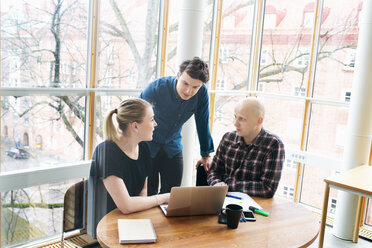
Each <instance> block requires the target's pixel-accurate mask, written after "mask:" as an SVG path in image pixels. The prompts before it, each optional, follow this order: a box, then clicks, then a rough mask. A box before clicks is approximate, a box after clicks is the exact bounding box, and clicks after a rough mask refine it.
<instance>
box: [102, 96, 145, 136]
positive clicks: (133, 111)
mask: <svg viewBox="0 0 372 248" xmlns="http://www.w3.org/2000/svg"><path fill="white" fill-rule="evenodd" d="M148 107H151V104H150V103H148V102H147V101H145V100H143V99H140V98H135V99H127V100H124V101H122V102H121V103H120V105H119V107H118V108H117V109H113V110H111V111H110V112H109V114H108V115H107V116H106V119H105V125H104V135H105V140H111V141H117V140H118V139H119V135H118V132H117V129H116V127H115V126H114V123H113V120H112V119H113V115H114V114H116V121H117V123H118V128H119V129H120V130H121V132H122V133H124V132H125V131H126V130H127V128H128V125H129V124H130V123H133V122H138V123H141V122H142V121H143V118H144V117H145V114H146V110H147V108H148Z"/></svg>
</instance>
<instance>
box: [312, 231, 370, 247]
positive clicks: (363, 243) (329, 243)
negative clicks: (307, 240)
mask: <svg viewBox="0 0 372 248" xmlns="http://www.w3.org/2000/svg"><path fill="white" fill-rule="evenodd" d="M323 244H324V245H323V247H324V248H349V247H357V248H367V247H368V248H371V247H372V241H369V240H366V239H363V238H360V237H359V239H358V243H353V242H352V241H346V240H342V239H339V238H337V237H335V236H334V235H333V234H332V228H331V227H329V226H326V230H325V236H324V243H323ZM309 247H310V248H317V247H318V239H316V240H315V242H314V243H313V244H312V245H310V246H309Z"/></svg>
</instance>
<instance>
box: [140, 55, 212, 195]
mask: <svg viewBox="0 0 372 248" xmlns="http://www.w3.org/2000/svg"><path fill="white" fill-rule="evenodd" d="M208 80H209V70H208V65H207V64H206V63H205V62H204V61H203V60H201V59H200V58H198V57H194V58H193V59H191V60H186V61H184V62H182V64H181V65H180V67H179V72H178V73H177V76H169V77H162V78H159V79H157V80H155V81H153V82H152V83H150V84H149V85H148V86H147V88H146V89H145V90H144V91H143V92H142V93H141V95H140V98H142V99H145V100H147V101H149V102H150V103H152V104H153V108H154V114H155V121H156V122H157V124H158V126H157V127H156V128H155V131H154V135H153V140H152V141H150V142H148V144H149V148H150V153H151V157H152V171H151V172H150V174H149V176H148V191H147V192H148V195H149V196H150V195H154V194H158V193H159V190H158V188H159V174H160V180H161V188H160V193H161V194H162V193H168V192H170V190H171V188H172V187H173V186H180V185H181V180H182V173H183V156H182V144H181V130H182V126H183V124H184V123H185V122H186V121H187V120H188V119H189V118H190V117H191V116H192V115H193V114H195V122H196V128H197V132H198V137H199V143H200V155H201V157H202V158H201V159H200V160H199V161H198V162H197V164H203V165H204V167H205V169H206V170H208V168H209V166H210V164H211V159H210V156H209V153H211V152H213V151H214V147H213V141H212V137H211V134H210V131H209V125H208V120H209V97H208V91H207V87H206V86H205V84H206V82H208Z"/></svg>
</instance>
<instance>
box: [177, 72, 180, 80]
mask: <svg viewBox="0 0 372 248" xmlns="http://www.w3.org/2000/svg"><path fill="white" fill-rule="evenodd" d="M180 76H181V75H180V72H177V81H178V79H180Z"/></svg>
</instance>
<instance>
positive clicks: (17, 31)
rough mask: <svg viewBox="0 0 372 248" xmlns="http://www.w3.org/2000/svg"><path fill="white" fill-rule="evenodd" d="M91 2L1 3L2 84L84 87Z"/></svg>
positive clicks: (4, 85)
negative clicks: (88, 13) (88, 14)
mask: <svg viewBox="0 0 372 248" xmlns="http://www.w3.org/2000/svg"><path fill="white" fill-rule="evenodd" d="M87 11H88V1H87V0H79V1H73V0H68V1H62V0H56V1H46V0H45V1H31V0H24V1H2V2H1V24H2V25H1V59H2V60H1V85H2V86H3V87H42V88H44V87H52V88H76V87H85V84H86V80H85V77H86V69H85V67H86V66H85V64H86V54H87V52H86V51H87V20H88V16H87Z"/></svg>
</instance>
